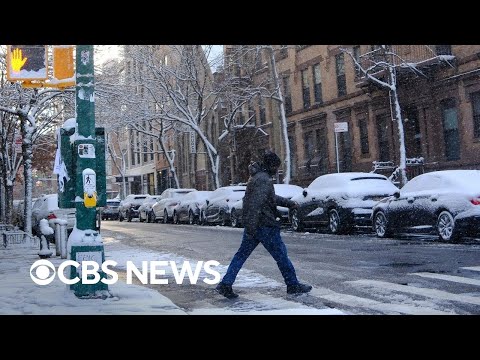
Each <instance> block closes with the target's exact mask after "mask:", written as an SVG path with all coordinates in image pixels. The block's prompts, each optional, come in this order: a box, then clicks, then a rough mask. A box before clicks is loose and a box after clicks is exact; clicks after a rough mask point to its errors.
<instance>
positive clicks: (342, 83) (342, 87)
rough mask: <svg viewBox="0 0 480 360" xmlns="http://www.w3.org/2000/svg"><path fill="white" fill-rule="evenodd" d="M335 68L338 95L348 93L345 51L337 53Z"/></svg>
mask: <svg viewBox="0 0 480 360" xmlns="http://www.w3.org/2000/svg"><path fill="white" fill-rule="evenodd" d="M335 68H336V71H337V91H338V97H340V96H345V95H347V81H346V78H345V57H344V54H343V53H340V54H337V55H335Z"/></svg>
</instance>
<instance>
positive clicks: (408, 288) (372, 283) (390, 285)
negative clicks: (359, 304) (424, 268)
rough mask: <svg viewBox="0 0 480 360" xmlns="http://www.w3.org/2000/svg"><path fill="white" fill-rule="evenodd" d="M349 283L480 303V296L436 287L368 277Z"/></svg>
mask: <svg viewBox="0 0 480 360" xmlns="http://www.w3.org/2000/svg"><path fill="white" fill-rule="evenodd" d="M347 283H350V284H353V285H359V286H372V287H377V288H382V289H387V290H393V291H400V292H404V293H410V294H415V295H420V296H425V297H429V298H434V299H439V300H448V301H456V302H462V303H467V304H473V305H480V297H474V296H469V295H462V294H452V293H449V292H446V291H442V290H436V289H426V288H417V287H412V286H407V285H400V284H394V283H389V282H386V281H378V280H367V279H363V280H355V281H347Z"/></svg>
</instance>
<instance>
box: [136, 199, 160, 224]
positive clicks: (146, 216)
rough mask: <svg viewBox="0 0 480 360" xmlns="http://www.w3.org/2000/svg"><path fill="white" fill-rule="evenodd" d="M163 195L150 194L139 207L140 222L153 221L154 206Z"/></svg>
mask: <svg viewBox="0 0 480 360" xmlns="http://www.w3.org/2000/svg"><path fill="white" fill-rule="evenodd" d="M161 198H162V197H161V196H160V195H148V196H147V198H146V199H145V201H144V202H143V204H142V205H140V207H139V208H138V211H139V214H138V220H139V221H140V222H143V221H146V222H153V214H152V206H153V204H155V203H156V202H157V201H159V200H160V199H161Z"/></svg>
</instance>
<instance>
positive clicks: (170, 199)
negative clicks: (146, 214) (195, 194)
mask: <svg viewBox="0 0 480 360" xmlns="http://www.w3.org/2000/svg"><path fill="white" fill-rule="evenodd" d="M192 191H197V190H195V189H166V190H165V191H164V192H162V194H161V195H160V196H161V199H160V200H159V201H157V202H156V203H155V204H153V206H152V215H153V219H152V221H153V222H157V221H159V220H162V221H163V222H164V223H165V224H166V223H168V222H170V221H172V220H173V208H174V207H175V206H177V204H178V203H179V202H180V200H181V199H182V198H183V197H184V196H185V195H187V194H188V193H191V192H192Z"/></svg>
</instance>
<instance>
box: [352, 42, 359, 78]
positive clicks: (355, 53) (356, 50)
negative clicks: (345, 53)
mask: <svg viewBox="0 0 480 360" xmlns="http://www.w3.org/2000/svg"><path fill="white" fill-rule="evenodd" d="M353 58H354V59H355V61H356V62H357V63H359V64H360V45H356V46H354V47H353ZM353 68H354V69H355V77H356V78H358V77H360V75H361V72H360V69H359V67H358V66H357V65H356V64H355V63H354V64H353Z"/></svg>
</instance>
